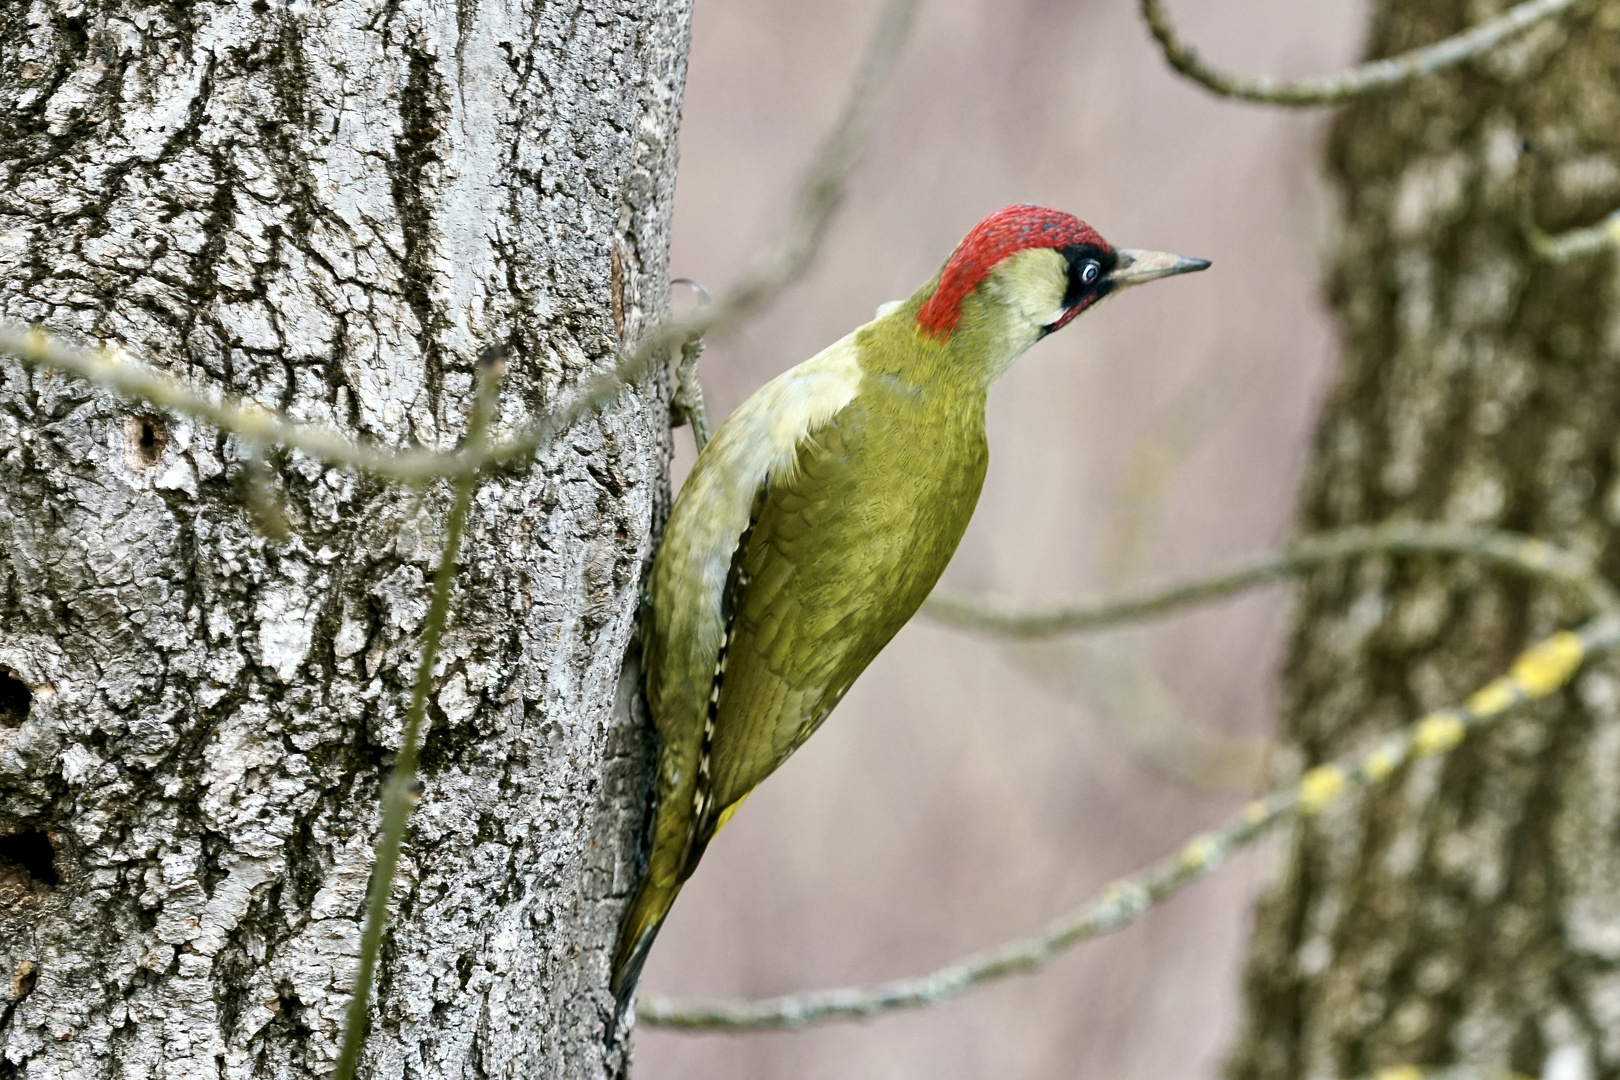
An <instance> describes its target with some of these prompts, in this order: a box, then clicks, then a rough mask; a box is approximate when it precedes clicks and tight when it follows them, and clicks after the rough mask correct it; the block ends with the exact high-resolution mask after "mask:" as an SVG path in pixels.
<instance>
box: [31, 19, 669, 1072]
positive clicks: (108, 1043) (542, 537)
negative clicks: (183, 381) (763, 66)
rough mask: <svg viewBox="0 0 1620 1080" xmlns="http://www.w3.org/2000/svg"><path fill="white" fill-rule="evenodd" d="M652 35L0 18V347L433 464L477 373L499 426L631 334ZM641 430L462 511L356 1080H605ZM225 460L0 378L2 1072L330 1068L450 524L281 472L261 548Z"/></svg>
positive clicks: (115, 412)
mask: <svg viewBox="0 0 1620 1080" xmlns="http://www.w3.org/2000/svg"><path fill="white" fill-rule="evenodd" d="M688 6H689V5H688V0H568V2H564V3H538V2H532V0H531V2H513V0H482V2H479V0H457V3H455V4H427V3H422V2H420V0H375V2H373V0H207V2H199V3H168V2H158V0H11V2H7V3H4V4H0V103H3V104H0V314H4V315H6V316H10V317H13V318H20V319H26V320H31V321H36V322H40V323H43V324H45V325H46V326H49V327H52V328H54V329H56V330H58V331H62V332H66V333H67V334H69V335H70V336H73V335H77V336H79V337H80V338H81V339H82V338H95V339H106V340H114V341H118V342H123V343H127V344H128V345H129V346H130V348H131V350H132V352H133V353H134V354H135V355H136V356H137V357H140V358H142V359H145V360H147V361H148V362H150V363H153V364H155V365H158V366H161V367H163V368H166V369H168V370H170V371H172V372H175V373H178V374H181V375H183V376H185V377H186V378H188V379H190V380H192V381H193V382H194V383H196V384H198V385H201V386H204V387H219V388H223V389H226V390H229V391H232V392H236V393H240V394H243V395H246V396H248V397H250V398H252V399H254V400H256V401H258V402H261V403H262V404H264V405H266V406H270V407H275V408H280V409H284V410H286V411H287V412H288V413H290V414H291V415H292V416H294V417H295V418H298V419H302V420H310V421H322V422H325V423H329V424H333V425H336V426H338V427H339V428H341V429H344V430H347V431H349V432H351V433H354V434H359V435H364V436H368V437H371V438H374V439H377V440H380V441H382V442H384V443H388V444H394V445H406V444H409V443H413V442H415V443H422V444H427V445H430V446H437V447H444V448H448V447H450V446H452V445H454V442H455V440H456V438H457V437H458V433H459V432H460V431H461V430H462V428H463V425H464V417H465V414H466V411H467V408H468V405H469V403H470V398H471V382H472V372H473V363H474V361H475V358H476V357H477V356H478V354H479V353H480V352H481V351H482V350H483V349H484V348H485V347H486V346H488V345H491V344H505V345H507V346H508V347H509V348H510V352H511V361H510V375H509V377H508V378H507V381H506V389H505V395H504V404H503V413H502V423H503V424H504V425H506V426H507V427H511V426H514V425H518V424H521V423H523V422H525V420H527V419H530V418H533V417H535V416H537V415H539V414H541V413H543V412H544V411H545V410H547V409H548V408H550V407H553V406H555V405H556V404H557V403H559V402H560V401H561V400H564V399H565V398H566V397H567V395H568V391H569V388H570V387H571V386H573V385H574V384H575V383H576V382H577V380H578V379H579V378H580V377H581V376H582V375H583V374H585V373H588V372H591V371H597V370H601V369H602V368H603V366H604V365H606V364H609V363H611V359H612V353H613V350H614V348H615V345H616V344H617V343H619V342H620V341H623V340H625V339H627V338H628V337H630V336H633V335H634V334H635V332H636V330H637V328H638V327H639V326H641V325H644V324H645V322H646V321H647V320H648V318H649V317H650V316H651V315H652V314H653V313H655V312H656V311H658V310H659V309H661V307H662V305H663V303H664V300H665V296H666V291H667V276H666V273H667V271H666V254H667V247H668V228H667V226H668V219H669V212H670V205H671V198H672V193H673V186H674V166H675V129H676V123H677V120H678V114H679V107H680V98H681V91H682V83H683V77H684V70H685V67H684V66H685V57H686V36H687V25H688V24H687V17H688ZM668 428H669V424H668V404H667V389H666V387H665V385H664V380H663V379H661V378H655V379H649V380H648V381H647V383H646V384H645V385H642V386H638V387H635V388H632V389H630V390H628V391H626V393H624V394H623V395H622V396H621V397H620V398H618V399H617V400H616V401H615V402H614V403H613V404H612V405H611V406H609V407H608V408H607V409H606V410H605V411H604V413H603V414H602V415H600V416H593V417H588V418H587V419H585V420H584V421H582V422H580V423H578V424H577V425H575V426H574V427H573V428H572V429H571V430H570V431H569V432H567V433H566V434H565V435H564V436H563V437H562V438H561V439H559V440H558V441H557V442H556V443H555V444H554V445H553V446H551V447H549V448H547V449H546V450H544V451H543V452H542V453H541V455H540V456H539V458H538V460H536V461H534V462H530V463H524V464H521V465H518V466H514V467H509V468H505V469H503V470H501V471H500V472H499V473H498V474H497V475H494V476H492V477H490V478H489V479H487V480H486V481H485V483H484V484H483V486H482V487H481V489H480V491H479V493H478V495H477V498H476V501H475V505H474V508H473V513H472V517H471V521H470V525H469V532H468V539H467V546H466V547H465V549H464V553H463V557H462V560H461V562H462V566H463V569H462V571H461V573H460V575H459V578H458V581H457V586H456V590H455V595H454V600H453V606H452V613H451V619H450V624H449V630H448V632H447V635H446V639H445V648H444V653H443V657H442V662H441V664H440V666H439V669H438V671H437V681H436V684H435V696H434V700H433V703H432V707H431V709H430V718H431V723H432V728H431V731H430V733H429V734H428V736H427V740H426V744H425V748H424V768H423V773H422V776H421V781H422V791H421V798H420V803H419V805H418V808H417V810H416V814H415V817H414V819H413V823H412V827H411V832H410V834H409V837H408V839H407V847H406V851H405V856H404V859H403V861H402V872H401V880H400V882H399V885H398V887H397V890H396V893H395V898H394V899H395V904H396V908H397V911H396V914H395V917H394V920H393V924H392V925H393V932H392V937H391V940H390V941H389V943H388V945H387V946H386V948H385V951H384V955H383V957H382V961H381V965H380V970H379V980H378V1000H377V1004H376V1009H375V1023H374V1025H373V1030H372V1036H371V1042H370V1044H369V1049H368V1053H367V1056H366V1064H365V1065H363V1066H362V1072H363V1073H367V1072H369V1074H370V1075H374V1076H378V1077H391V1078H392V1077H406V1076H409V1077H435V1078H441V1077H475V1076H476V1077H517V1076H523V1077H535V1078H538V1077H568V1078H576V1077H578V1078H587V1077H588V1078H595V1077H603V1076H609V1075H613V1076H618V1075H623V1073H624V1071H625V1069H626V1067H627V1066H626V1061H625V1050H624V1048H623V1045H622V1043H621V1044H616V1045H614V1046H611V1047H610V1046H605V1045H604V1022H605V1020H606V1018H607V1014H608V1010H609V1008H610V1005H611V999H610V997H609V995H608V994H607V990H606V984H607V952H608V950H609V949H610V948H611V946H612V942H613V935H614V931H615V929H616V924H617V921H618V916H619V912H620V910H621V908H622V901H623V899H624V897H625V895H626V893H627V892H628V890H629V888H630V886H631V884H632V876H633V873H634V871H635V866H636V845H637V843H638V842H639V837H640V833H641V828H642V824H643V807H644V806H645V801H646V786H645V781H646V775H647V773H646V769H647V750H648V747H647V737H646V736H645V735H644V733H643V732H644V728H643V726H642V725H641V724H639V723H638V722H636V720H635V719H634V718H633V717H632V715H631V712H630V708H629V704H628V703H629V701H630V698H631V697H632V696H633V695H631V694H630V693H628V692H627V691H626V690H625V689H623V687H625V686H628V685H629V684H630V683H631V682H632V680H628V679H626V680H622V681H621V678H620V673H621V662H622V660H623V658H624V655H625V653H626V650H627V646H628V644H629V642H630V638H631V634H632V631H633V625H634V618H635V611H636V607H637V602H638V591H639V581H640V577H641V569H642V564H643V561H644V560H645V559H646V557H647V556H648V553H649V548H650V537H651V534H652V528H653V524H654V521H655V518H656V516H657V515H658V513H659V512H660V510H661V506H662V503H663V501H664V500H665V498H666V497H667V496H666V491H667V486H666V463H667V458H668V450H669V432H668ZM248 449H249V448H246V447H244V446H243V445H242V444H241V443H240V442H239V441H238V440H235V439H227V438H221V437H220V436H219V435H218V434H217V433H216V432H214V431H212V430H210V429H207V428H205V427H201V426H199V425H197V424H195V423H193V422H191V421H188V420H186V419H183V418H174V417H166V416H159V415H153V414H150V413H148V412H144V411H142V410H140V409H133V408H131V407H130V406H129V405H127V404H126V403H122V402H120V401H117V400H114V399H112V398H110V397H108V396H107V395H105V394H101V393H99V392H92V391H90V390H88V389H86V387H84V386H83V385H81V384H78V383H74V382H72V381H69V380H65V379H62V378H59V377H57V378H53V377H51V376H49V375H41V374H29V373H26V372H25V371H24V370H23V369H22V368H21V367H20V366H19V365H18V364H16V363H14V362H11V361H0V1078H7V1080H9V1078H19V1080H20V1078H23V1077H27V1078H30V1080H35V1078H40V1080H43V1078H46V1077H50V1078H64V1080H65V1078H70V1077H71V1078H92V1077H96V1078H100V1077H108V1078H111V1077H120V1078H124V1077H131V1078H132V1077H154V1078H157V1077H162V1078H171V1080H179V1078H182V1077H184V1078H198V1080H200V1078H202V1077H209V1078H217V1077H233V1078H234V1077H255V1078H260V1077H262V1078H270V1077H277V1078H280V1077H315V1076H322V1075H326V1074H327V1073H329V1072H330V1070H331V1067H332V1064H333V1061H334V1059H335V1056H336V1046H337V1040H338V1037H339V1033H340V1028H341V1025H342V1021H343V1011H344V1007H345V1003H346V1001H347V999H348V995H349V991H350V988H351V982H352V976H353V972H354V970H355V966H356V955H357V945H358V940H359V925H360V915H361V908H362V905H363V899H364V892H365V888H366V882H367V875H368V871H369V866H370V861H371V855H372V847H373V844H374V841H375V830H376V822H377V809H376V807H377V799H378V788H379V780H380V778H381V776H382V774H383V771H384V770H385V769H386V767H387V765H388V763H389V762H390V761H391V759H392V756H393V752H394V749H395V748H397V746H398V745H399V738H400V732H401V721H402V717H403V714H404V711H405V701H406V698H407V692H408V686H409V682H410V678H411V674H412V668H413V664H414V661H415V658H416V656H417V649H418V644H417V643H418V631H419V629H420V626H421V622H422V619H423V616H424V613H425V609H426V604H427V584H426V582H427V578H428V577H429V576H430V575H431V572H432V569H433V566H434V565H435V562H436V559H437V552H438V550H439V545H440V544H441V542H442V540H443V524H444V516H445V511H446V507H447V506H448V502H449V493H448V491H447V490H446V487H445V485H443V484H440V485H437V486H429V487H427V488H426V489H425V490H422V491H416V492H413V491H405V490H400V489H390V488H386V487H384V486H383V485H380V484H378V483H376V482H372V481H367V480H364V479H360V478H357V477H356V476H355V475H353V474H352V473H348V472H345V471H341V470H334V469H328V468H325V467H323V466H322V465H321V464H320V463H318V462H316V461H312V460H310V459H308V458H306V457H303V456H302V455H298V454H291V455H289V454H285V453H279V452H276V451H274V450H270V451H267V453H268V456H269V461H270V464H271V476H272V478H273V479H272V487H273V488H274V495H275V498H276V500H277V501H279V503H280V513H281V514H282V515H283V516H284V518H285V521H286V525H287V532H286V534H285V537H284V538H281V539H277V538H275V537H274V536H271V535H267V533H270V532H274V530H273V529H271V528H270V525H269V524H267V523H266V520H265V519H266V517H267V515H266V513H265V512H264V510H263V507H262V506H261V512H260V515H259V517H260V520H259V523H258V525H257V526H256V524H255V518H254V515H253V514H252V513H250V511H249V509H248V508H247V507H248V506H249V504H251V503H252V502H253V499H251V498H249V497H248V496H249V495H250V494H251V491H250V489H252V488H253V487H254V485H253V484H251V483H250V482H249V479H248V477H249V474H250V472H251V471H252V470H250V469H248V468H247V467H246V464H245V462H246V459H247V457H248ZM259 501H260V502H261V503H262V502H263V501H264V500H263V499H260V500H259Z"/></svg>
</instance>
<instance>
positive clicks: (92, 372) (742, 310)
mask: <svg viewBox="0 0 1620 1080" xmlns="http://www.w3.org/2000/svg"><path fill="white" fill-rule="evenodd" d="M916 9H917V0H889V3H888V4H887V6H885V8H884V9H883V14H882V16H881V17H880V18H879V21H878V28H877V30H876V32H875V33H874V34H873V37H872V40H871V42H870V44H869V45H868V46H867V49H866V53H865V55H864V57H863V58H862V61H861V65H860V68H859V70H858V71H857V72H856V77H855V81H854V84H853V86H852V88H851V91H850V95H849V98H848V99H847V100H846V102H845V104H844V109H843V111H842V113H840V114H839V118H838V121H837V123H836V124H835V125H834V126H833V130H832V132H831V134H830V135H829V136H828V138H827V141H826V142H825V143H824V144H823V145H822V148H821V151H820V153H819V154H818V155H817V157H816V159H815V163H814V164H813V165H812V166H811V169H810V173H809V175H808V176H807V177H806V178H805V181H804V184H803V186H802V187H801V188H800V191H799V196H798V200H797V203H796V206H795V210H794V214H793V217H792V219H791V220H790V221H789V224H788V228H787V231H786V232H785V233H784V235H783V237H782V239H781V240H780V241H779V242H778V243H777V244H776V246H775V247H774V248H773V249H772V250H771V252H770V254H769V255H767V256H766V258H765V259H764V260H763V261H762V262H761V263H760V264H759V265H758V267H757V268H756V269H755V270H754V271H753V272H751V273H749V274H747V275H746V276H744V278H743V279H742V280H741V281H739V282H738V283H737V284H736V285H734V286H733V287H732V288H731V290H730V291H729V292H727V293H726V294H725V295H724V296H722V297H721V298H720V299H719V300H718V301H716V302H715V303H714V304H713V305H712V306H709V307H706V308H704V309H703V310H701V311H699V312H698V313H696V314H695V315H694V316H693V317H692V318H690V319H686V320H681V321H671V322H666V323H663V324H661V325H659V326H657V327H655V328H654V329H653V330H652V331H650V332H649V333H647V334H645V335H643V337H642V338H641V339H640V340H638V341H637V342H636V344H635V345H634V347H632V348H630V349H628V350H625V351H623V352H621V353H619V354H618V356H617V357H616V358H615V362H614V364H613V366H612V367H611V368H610V369H608V370H607V371H604V372H602V373H600V374H598V375H595V376H592V377H589V378H587V379H585V380H584V381H583V382H582V383H581V384H580V385H579V386H578V387H577V388H576V390H575V392H574V395H573V396H572V397H571V398H570V399H569V400H568V401H566V402H564V403H563V404H562V405H561V406H559V407H558V408H557V409H555V410H553V411H552V412H550V413H548V414H547V415H545V416H543V417H540V418H539V419H538V420H536V421H534V422H533V423H532V424H530V425H529V426H528V427H526V428H524V429H523V430H521V431H520V432H518V433H517V434H516V435H514V436H512V437H511V438H509V439H507V440H506V441H504V442H500V443H497V444H494V445H491V446H489V447H488V448H487V449H485V450H483V451H482V452H478V453H474V452H472V451H470V450H468V449H466V448H465V447H463V448H462V449H460V450H456V451H452V452H449V453H440V452H436V451H432V450H402V451H393V450H388V449H385V448H381V447H376V446H372V445H368V444H366V443H364V442H357V441H355V440H353V439H349V438H347V437H345V436H343V435H341V434H339V433H338V432H337V431H335V430H333V429H332V428H328V427H324V426H321V425H313V424H299V423H296V422H294V421H293V420H290V419H288V418H287V417H286V416H284V415H282V414H281V413H277V412H274V411H272V410H269V409H265V408H262V407H260V406H258V405H254V404H252V403H244V402H242V401H240V400H238V399H236V398H233V397H230V396H221V395H213V394H207V393H200V392H198V391H196V390H193V389H192V388H191V387H190V386H188V385H187V384H186V383H185V382H183V381H181V380H180V379H177V378H175V377H174V376H172V375H168V374H165V373H163V372H160V371H157V370H156V369H154V368H150V367H147V366H146V365H144V364H139V363H136V362H134V361H132V360H130V359H128V357H127V356H125V355H124V353H123V351H122V350H120V349H117V348H102V349H82V348H75V347H73V346H70V345H67V344H65V343H63V342H61V341H58V340H56V339H55V338H54V337H52V336H51V335H48V334H46V333H44V332H43V331H41V330H37V329H33V328H30V327H27V326H23V325H20V324H17V323H7V322H5V321H0V353H3V354H8V355H11V356H15V357H16V358H18V359H19V360H21V361H22V362H23V363H24V364H26V365H28V366H30V367H36V368H49V369H52V370H56V371H61V372H64V373H66V374H68V375H72V376H74V377H76V378H80V379H83V380H85V381H87V382H90V383H93V384H95V385H97V386H101V387H104V388H106V389H108V390H111V391H112V392H113V393H115V394H118V395H120V396H121V397H126V398H133V399H135V400H137V401H141V402H144V403H146V404H148V405H151V406H152V407H154V408H158V409H163V410H165V411H167V412H175V413H182V414H185V415H187V416H192V417H195V418H196V419H199V420H202V421H205V422H207V423H209V424H212V425H213V426H215V427H216V428H219V429H220V430H221V431H225V432H229V433H232V434H237V435H241V436H243V437H244V438H247V439H249V440H251V441H253V442H257V443H276V444H279V445H282V446H287V447H291V448H293V449H296V450H301V451H303V452H304V453H306V454H308V455H309V456H311V457H313V458H316V459H317V460H320V461H323V462H325V463H327V464H330V465H339V466H346V467H348V468H352V469H355V470H357V471H359V472H363V473H367V474H370V475H373V476H378V477H382V478H385V479H390V480H400V481H405V482H407V483H419V482H421V481H424V480H431V479H434V478H436V477H445V476H468V475H471V474H473V473H476V472H478V471H479V470H480V469H483V468H486V467H488V466H490V465H498V464H502V463H505V462H508V461H512V460H514V459H518V458H524V457H528V456H529V455H531V454H533V453H535V452H536V451H537V450H539V449H540V448H542V447H544V446H546V445H547V444H549V443H550V442H551V441H552V440H553V439H555V438H556V437H557V436H558V435H560V434H561V433H562V432H563V431H565V430H567V429H568V428H569V427H571V426H572V425H573V424H575V423H577V422H578V421H579V420H580V419H581V418H583V417H584V416H586V415H587V414H589V413H592V412H595V411H596V410H598V409H600V408H602V407H603V406H605V405H606V404H607V403H608V402H609V401H611V400H612V399H613V398H615V397H616V396H618V394H619V393H620V392H621V391H622V390H623V389H624V387H625V386H626V385H628V384H631V383H635V382H637V381H639V380H640V379H641V378H642V377H643V376H645V375H646V374H647V372H648V371H650V370H651V369H652V363H653V359H654V358H655V357H657V356H661V355H664V354H666V353H667V352H668V350H670V349H671V348H677V347H679V346H680V345H682V344H683V343H686V342H688V341H691V340H693V339H696V338H701V337H702V336H703V335H704V334H707V333H713V332H715V331H717V330H721V329H724V328H726V327H729V326H732V325H734V324H736V323H737V322H738V321H740V320H741V319H743V318H745V317H747V316H748V315H751V314H752V313H753V312H755V311H757V310H758V309H759V308H760V307H762V306H763V305H765V304H766V303H768V302H769V301H770V300H771V299H773V298H774V297H775V296H776V295H777V294H778V293H780V292H781V291H782V289H784V288H786V287H787V286H788V285H790V284H791V283H792V282H793V281H794V280H796V279H797V278H798V276H799V275H800V274H801V273H803V272H804V269H805V267H806V266H808V265H809V263H810V260H811V259H812V258H813V257H814V255H815V252H816V250H817V249H818V247H819V246H820V244H821V240H822V238H823V237H824V236H825V235H826V230H827V225H828V223H829V222H830V221H831V220H832V215H833V211H834V210H836V209H837V207H838V204H839V202H840V201H841V200H842V198H843V193H844V187H845V183H846V181H847V180H848V178H849V174H850V171H851V170H852V169H853V167H854V165H855V162H856V160H857V159H858V158H859V155H860V148H861V146H862V144H863V143H864V142H865V139H866V135H867V130H868V128H869V127H870V126H871V125H870V121H871V117H872V111H873V107H874V105H875V100H876V97H877V93H878V91H879V90H880V89H881V88H882V86H883V84H884V83H885V82H886V81H887V79H888V77H889V75H890V74H891V73H892V72H893V70H894V65H895V61H896V60H897V59H898V58H899V55H900V49H901V46H902V45H904V43H905V40H906V37H907V35H908V34H909V32H910V29H911V24H912V21H913V16H914V15H915V13H916Z"/></svg>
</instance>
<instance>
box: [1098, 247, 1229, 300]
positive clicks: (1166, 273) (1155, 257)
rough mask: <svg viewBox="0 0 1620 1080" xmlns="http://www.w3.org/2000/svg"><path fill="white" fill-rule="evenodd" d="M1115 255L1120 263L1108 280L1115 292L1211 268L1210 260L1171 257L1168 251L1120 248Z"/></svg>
mask: <svg viewBox="0 0 1620 1080" xmlns="http://www.w3.org/2000/svg"><path fill="white" fill-rule="evenodd" d="M1114 254H1115V255H1116V256H1118V258H1119V262H1118V263H1116V264H1115V266H1114V271H1113V273H1111V274H1109V275H1108V280H1109V281H1111V282H1113V283H1114V291H1115V292H1118V291H1119V290H1120V289H1126V288H1129V287H1130V286H1132V285H1140V284H1142V283H1143V282H1144V281H1157V280H1158V279H1159V278H1163V277H1170V276H1172V275H1174V274H1190V273H1192V272H1193V271H1195V270H1204V269H1207V268H1208V267H1209V260H1208V259H1192V258H1188V257H1187V256H1186V255H1171V254H1170V253H1169V252H1167V251H1132V250H1131V249H1130V248H1118V249H1117V250H1116V251H1115V252H1114Z"/></svg>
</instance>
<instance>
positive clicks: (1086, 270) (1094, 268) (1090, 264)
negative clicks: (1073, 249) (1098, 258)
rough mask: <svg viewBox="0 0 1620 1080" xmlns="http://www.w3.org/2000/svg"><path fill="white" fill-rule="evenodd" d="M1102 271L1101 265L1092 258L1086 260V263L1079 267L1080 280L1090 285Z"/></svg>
mask: <svg viewBox="0 0 1620 1080" xmlns="http://www.w3.org/2000/svg"><path fill="white" fill-rule="evenodd" d="M1101 273H1102V267H1101V266H1100V265H1099V264H1098V263H1097V262H1095V261H1093V260H1087V262H1086V265H1084V266H1082V267H1081V268H1080V280H1081V281H1083V282H1085V283H1086V284H1087V285H1090V284H1091V283H1092V282H1094V281H1096V280H1097V275H1098V274H1101Z"/></svg>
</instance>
